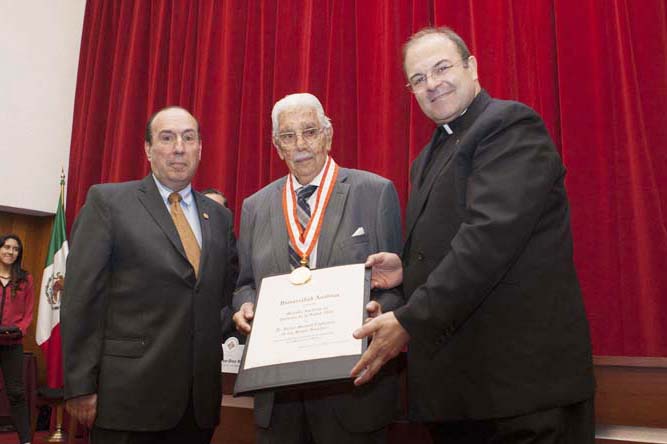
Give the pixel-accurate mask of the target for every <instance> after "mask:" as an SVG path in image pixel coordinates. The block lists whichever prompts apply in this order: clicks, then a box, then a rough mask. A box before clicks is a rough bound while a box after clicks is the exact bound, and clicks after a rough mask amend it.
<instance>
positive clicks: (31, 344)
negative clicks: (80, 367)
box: [0, 211, 53, 385]
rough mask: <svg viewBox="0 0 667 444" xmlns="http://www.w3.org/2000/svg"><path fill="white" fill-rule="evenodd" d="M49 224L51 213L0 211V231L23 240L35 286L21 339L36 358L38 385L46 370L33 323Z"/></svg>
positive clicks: (26, 259)
mask: <svg viewBox="0 0 667 444" xmlns="http://www.w3.org/2000/svg"><path fill="white" fill-rule="evenodd" d="M52 226H53V216H30V215H25V214H14V213H7V212H3V211H0V233H1V234H6V233H14V234H17V235H18V236H19V237H20V238H21V241H23V268H24V269H26V270H28V271H29V272H30V274H32V278H33V282H34V286H35V309H34V316H33V321H32V325H31V326H30V328H29V329H28V334H27V335H26V337H25V338H24V340H23V347H24V349H25V350H26V351H30V352H33V353H34V354H35V356H36V357H37V368H38V384H39V385H43V384H45V383H46V369H45V367H44V357H43V356H42V351H41V350H40V348H39V347H38V346H37V343H36V342H35V323H36V322H37V306H38V300H39V288H40V286H41V284H42V271H43V270H44V262H45V261H46V253H47V252H48V249H49V240H50V239H51V227H52Z"/></svg>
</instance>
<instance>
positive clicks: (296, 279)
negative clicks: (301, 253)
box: [289, 266, 312, 285]
mask: <svg viewBox="0 0 667 444" xmlns="http://www.w3.org/2000/svg"><path fill="white" fill-rule="evenodd" d="M311 275H312V273H311V272H310V270H309V269H308V267H303V266H302V267H299V268H295V269H294V270H292V273H290V275H289V281H290V282H291V283H292V284H294V285H303V284H305V283H306V282H308V281H310V277H311Z"/></svg>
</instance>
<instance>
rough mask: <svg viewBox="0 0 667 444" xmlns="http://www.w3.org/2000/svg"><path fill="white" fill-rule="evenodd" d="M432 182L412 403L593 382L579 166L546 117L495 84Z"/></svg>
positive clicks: (409, 263) (418, 249)
mask: <svg viewBox="0 0 667 444" xmlns="http://www.w3.org/2000/svg"><path fill="white" fill-rule="evenodd" d="M450 127H451V128H452V129H453V134H452V135H451V136H449V137H448V139H447V141H446V142H445V146H444V147H443V148H444V153H443V154H442V155H438V154H437V153H436V154H434V156H433V157H432V159H433V161H434V162H435V163H434V164H433V165H432V167H431V168H430V171H429V173H428V174H427V175H426V177H425V178H424V180H423V183H420V182H421V181H420V178H421V175H422V171H423V170H424V167H425V160H424V159H425V156H426V154H427V153H428V151H429V150H430V149H431V146H430V144H429V145H427V147H426V148H425V149H424V150H423V151H422V153H421V154H420V155H419V156H418V157H417V159H416V160H415V162H414V164H413V166H412V171H411V181H412V191H411V194H410V198H409V202H408V207H407V216H406V219H407V221H406V230H407V233H406V244H405V248H404V252H403V261H404V292H405V294H406V297H407V298H408V303H407V304H406V305H405V306H404V307H401V308H399V309H397V310H396V313H395V314H396V317H397V318H398V320H399V322H400V323H401V324H402V325H403V327H405V328H406V330H407V331H408V332H409V333H410V335H411V342H410V345H409V352H408V370H409V384H408V386H409V396H410V412H411V416H412V417H413V418H415V419H418V420H426V421H445V420H455V419H464V418H472V419H482V418H497V417H505V416H512V415H518V414H524V413H527V412H533V411H536V410H539V409H543V408H550V407H555V406H560V405H566V404H571V403H574V402H577V401H580V400H584V399H588V398H590V397H591V396H592V394H593V377H592V363H591V352H590V340H589V332H588V323H587V320H586V317H585V313H584V307H583V304H582V298H581V294H580V290H579V284H578V281H577V277H576V274H575V269H574V265H573V261H572V235H571V232H570V219H569V208H568V201H567V196H566V193H565V188H564V184H563V180H564V177H565V168H564V167H563V165H562V162H561V159H560V157H559V155H558V153H557V151H556V150H555V148H554V146H553V143H552V141H551V139H550V137H549V135H548V132H547V130H546V128H545V127H544V123H543V122H542V120H541V118H540V117H539V116H538V115H537V114H536V113H535V112H534V111H533V110H531V109H530V108H528V107H526V106H525V105H522V104H520V103H517V102H509V101H500V100H494V99H492V98H490V97H489V96H488V94H487V93H486V92H484V91H482V92H481V93H480V94H479V95H478V96H477V97H476V98H475V100H474V101H473V103H472V104H471V105H470V107H469V108H468V110H467V112H466V113H465V114H464V115H463V116H461V117H459V118H458V119H457V120H455V121H454V122H452V123H450Z"/></svg>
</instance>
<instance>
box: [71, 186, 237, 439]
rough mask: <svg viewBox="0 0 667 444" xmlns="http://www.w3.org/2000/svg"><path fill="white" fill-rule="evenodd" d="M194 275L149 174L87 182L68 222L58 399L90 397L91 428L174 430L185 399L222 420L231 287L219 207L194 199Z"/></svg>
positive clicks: (205, 416)
mask: <svg viewBox="0 0 667 444" xmlns="http://www.w3.org/2000/svg"><path fill="white" fill-rule="evenodd" d="M193 194H194V199H195V202H196V205H197V210H198V214H199V220H200V223H201V231H202V249H201V263H200V270H199V279H196V278H195V273H194V269H193V268H192V266H191V265H190V263H189V262H188V260H187V258H186V256H185V251H184V250H183V246H182V244H181V241H180V238H179V236H178V233H177V231H176V228H175V226H174V224H173V221H172V219H171V216H170V214H169V211H168V209H167V207H166V205H165V204H164V202H163V200H162V198H161V196H160V194H159V192H158V189H157V186H156V185H155V182H154V180H153V177H152V176H151V175H149V176H148V177H146V178H144V179H143V180H141V181H134V182H125V183H117V184H104V185H95V186H93V187H91V189H90V191H89V193H88V197H87V199H86V204H85V205H84V206H83V208H82V209H81V212H80V213H79V216H78V218H77V220H76V222H75V224H74V228H73V230H72V238H71V251H70V253H69V257H68V260H67V279H66V283H65V297H64V298H63V302H62V318H61V325H62V327H61V328H62V341H63V360H64V377H65V397H66V398H72V397H76V396H80V395H85V394H89V393H97V394H98V415H97V420H96V422H95V424H96V425H97V426H99V427H103V428H109V429H116V430H134V431H154V430H164V429H168V428H172V427H174V426H175V425H176V424H177V423H178V421H179V420H180V418H181V417H182V415H183V413H184V411H185V408H186V406H187V403H188V400H189V398H190V397H192V400H193V404H194V411H195V417H196V420H197V423H198V424H199V425H200V426H201V427H204V428H211V427H214V426H215V425H216V424H217V423H218V421H219V411H220V397H221V384H220V382H221V380H220V360H221V346H220V344H221V324H220V310H221V309H222V307H223V305H224V304H225V303H228V302H229V301H230V298H231V291H232V290H233V286H234V279H235V276H233V273H231V272H230V267H229V263H230V260H231V258H232V257H233V255H234V254H235V244H234V238H233V234H232V221H231V217H230V214H229V212H228V211H227V210H225V209H224V208H222V207H221V206H220V205H218V204H216V203H215V202H213V201H210V200H209V199H206V198H205V197H203V196H202V195H200V194H199V193H197V192H194V191H193Z"/></svg>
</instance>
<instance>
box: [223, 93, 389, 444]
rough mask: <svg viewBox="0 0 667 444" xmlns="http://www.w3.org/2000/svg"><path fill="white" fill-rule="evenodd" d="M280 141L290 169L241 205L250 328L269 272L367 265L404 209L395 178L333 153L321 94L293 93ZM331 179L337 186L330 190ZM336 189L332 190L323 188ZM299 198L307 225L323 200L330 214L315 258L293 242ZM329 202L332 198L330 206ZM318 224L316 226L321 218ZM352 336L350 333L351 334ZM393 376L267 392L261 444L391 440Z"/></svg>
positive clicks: (240, 290)
mask: <svg viewBox="0 0 667 444" xmlns="http://www.w3.org/2000/svg"><path fill="white" fill-rule="evenodd" d="M272 120H273V143H274V145H275V147H276V149H277V152H278V156H280V158H281V159H282V160H284V161H285V163H286V164H287V167H288V169H289V174H288V175H287V176H286V177H283V178H281V179H279V180H277V181H275V182H273V183H271V184H269V185H267V186H266V187H264V188H263V189H261V190H260V191H258V192H257V193H255V194H254V195H252V196H250V197H249V198H247V199H246V200H245V202H244V203H243V210H242V216H241V233H240V235H239V262H240V272H239V280H238V285H237V290H236V292H235V294H234V302H233V306H234V309H235V310H237V312H236V313H235V314H234V321H235V323H236V325H237V329H238V330H240V331H242V332H244V333H249V332H250V329H251V325H250V320H251V319H252V317H253V314H254V312H253V310H254V304H255V301H256V297H257V288H258V287H259V285H260V283H261V282H262V279H263V278H264V277H266V276H270V275H274V274H284V273H289V272H290V270H292V269H294V268H298V267H300V266H307V267H309V268H316V267H317V268H324V267H332V266H337V265H346V264H352V263H363V262H364V261H365V259H366V258H367V256H368V255H369V254H371V253H374V252H379V251H384V250H385V249H388V250H389V251H395V252H396V251H398V250H399V248H400V244H401V232H400V229H401V227H400V210H399V203H398V197H397V194H396V190H395V188H394V186H393V184H392V183H391V182H390V181H388V180H387V179H384V178H382V177H379V176H376V175H374V174H371V173H368V172H365V171H359V170H353V169H346V168H338V166H337V165H336V163H335V162H334V160H333V158H332V157H331V156H329V151H330V149H331V140H332V136H333V128H332V126H331V123H330V121H329V119H328V118H327V117H326V115H325V114H324V110H323V109H322V105H321V104H320V102H319V100H318V99H317V98H316V97H315V96H313V95H311V94H293V95H289V96H287V97H285V98H283V99H281V100H279V101H278V102H277V103H276V104H275V105H274V108H273V112H272ZM326 181H331V183H333V186H331V187H327V183H326ZM320 187H321V188H322V189H323V190H326V189H327V188H328V189H329V190H331V194H330V196H325V195H324V193H322V194H321V195H320V196H319V198H318V197H317V196H318V193H317V189H318V188H320ZM290 198H291V199H293V200H295V201H296V202H297V205H298V207H299V208H298V214H299V222H298V223H300V224H301V225H302V226H303V227H306V226H307V225H308V223H307V220H303V219H302V217H304V215H305V217H309V215H310V214H311V212H312V213H315V211H318V208H319V206H322V208H321V209H323V210H324V211H325V213H324V216H323V222H322V226H321V231H320V232H319V238H316V240H314V242H315V245H314V249H313V250H312V251H311V253H310V255H306V254H303V252H300V251H297V250H296V249H295V248H294V245H292V242H291V241H290V240H289V239H290V236H289V235H288V227H289V226H291V224H290V223H288V222H286V220H285V217H284V214H283V207H282V202H283V199H290ZM327 202H328V204H327ZM313 225H314V224H313ZM371 296H372V299H373V300H372V301H371V302H370V303H369V306H368V307H367V308H368V309H369V311H370V312H371V315H377V314H379V313H381V312H382V311H386V310H393V309H395V308H397V307H398V306H399V305H400V304H401V303H402V297H401V294H400V292H397V291H377V292H373V294H372V295H371ZM350 334H352V332H350ZM397 393H398V392H397V385H396V375H395V373H394V374H392V373H385V374H381V375H380V377H379V378H377V380H376V381H374V383H373V384H370V385H368V386H366V387H361V388H357V389H355V388H354V386H353V384H352V383H351V381H350V382H349V383H345V384H334V385H329V386H325V387H320V388H312V389H301V390H299V389H295V390H290V391H281V392H275V393H274V392H264V393H260V394H257V395H256V396H255V423H256V425H257V429H256V430H257V435H256V436H257V442H259V443H281V444H290V443H295V444H296V443H313V442H314V443H318V444H325V443H332V444H333V443H336V444H337V443H341V442H344V443H379V442H384V441H385V438H386V426H387V424H388V423H389V422H390V421H391V420H392V418H393V415H394V412H395V410H396V403H397Z"/></svg>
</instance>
